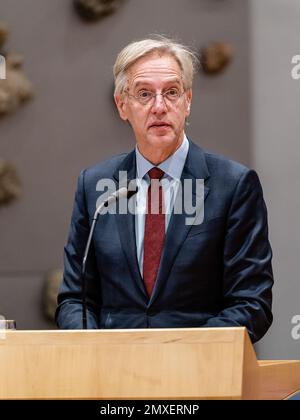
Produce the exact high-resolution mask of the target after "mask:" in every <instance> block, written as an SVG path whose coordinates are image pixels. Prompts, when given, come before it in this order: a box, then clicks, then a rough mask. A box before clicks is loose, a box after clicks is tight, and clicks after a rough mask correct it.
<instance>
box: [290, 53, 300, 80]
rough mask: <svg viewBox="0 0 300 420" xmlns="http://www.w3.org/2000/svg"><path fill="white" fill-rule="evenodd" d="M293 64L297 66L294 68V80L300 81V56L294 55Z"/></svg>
mask: <svg viewBox="0 0 300 420" xmlns="http://www.w3.org/2000/svg"><path fill="white" fill-rule="evenodd" d="M292 64H295V66H294V67H293V68H292V72H291V74H292V78H293V79H294V80H299V79H300V55H294V57H293V58H292Z"/></svg>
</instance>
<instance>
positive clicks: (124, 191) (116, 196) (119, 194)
mask: <svg viewBox="0 0 300 420" xmlns="http://www.w3.org/2000/svg"><path fill="white" fill-rule="evenodd" d="M137 192H138V187H137V185H136V183H134V185H133V186H132V185H130V190H129V189H128V188H126V187H122V188H120V189H119V190H117V191H115V192H114V193H112V194H111V195H110V196H109V197H108V198H107V199H106V200H105V201H104V202H103V203H101V204H100V205H99V206H98V208H97V209H96V211H95V214H94V217H93V223H92V226H91V229H90V233H89V237H88V240H87V244H86V247H85V251H84V255H83V260H82V267H81V284H82V288H81V296H82V327H83V329H84V330H86V329H87V304H86V263H87V259H88V255H89V250H90V247H91V243H92V239H93V235H94V231H95V227H96V224H97V221H98V218H99V215H100V213H101V211H102V210H103V209H104V207H108V206H109V205H110V204H111V203H113V202H117V201H118V200H120V199H121V198H127V200H129V199H130V198H131V197H132V196H134V195H135V194H136V193H137Z"/></svg>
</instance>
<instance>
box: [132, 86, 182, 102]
mask: <svg viewBox="0 0 300 420" xmlns="http://www.w3.org/2000/svg"><path fill="white" fill-rule="evenodd" d="M125 93H126V94H127V95H128V96H129V97H130V98H134V99H136V100H137V101H138V102H139V103H140V104H141V105H149V104H152V105H153V103H154V99H155V98H156V97H157V96H159V95H161V96H162V97H163V98H164V101H165V102H166V101H167V102H169V103H176V102H177V101H178V99H179V98H181V96H182V95H183V94H184V93H185V91H183V92H181V91H180V90H179V89H176V88H172V89H169V90H166V91H165V92H162V93H153V92H151V91H150V90H145V89H142V90H140V91H139V92H137V94H136V95H131V94H130V93H129V92H128V91H125Z"/></svg>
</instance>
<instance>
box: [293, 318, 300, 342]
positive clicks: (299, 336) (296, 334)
mask: <svg viewBox="0 0 300 420" xmlns="http://www.w3.org/2000/svg"><path fill="white" fill-rule="evenodd" d="M291 323H292V325H294V327H293V328H292V332H291V334H292V338H293V340H300V315H294V316H293V318H292V320H291Z"/></svg>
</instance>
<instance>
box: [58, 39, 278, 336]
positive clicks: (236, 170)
mask: <svg viewBox="0 0 300 420" xmlns="http://www.w3.org/2000/svg"><path fill="white" fill-rule="evenodd" d="M195 62H196V61H195V56H194V55H193V53H192V52H191V51H190V50H189V49H187V48H186V47H184V46H182V45H180V44H177V43H174V42H172V41H170V40H168V39H164V38H161V39H148V40H143V41H139V42H135V43H132V44H130V45H128V46H127V47H126V48H125V49H124V50H123V51H122V52H121V53H120V54H119V56H118V58H117V61H116V64H115V67H114V75H115V101H116V104H117V107H118V110H119V114H120V116H121V118H122V119H123V120H124V121H128V122H129V123H130V125H131V127H132V129H133V132H134V134H135V138H136V143H137V145H136V148H135V150H133V151H132V152H131V153H129V154H123V155H120V156H117V157H115V158H113V159H111V160H109V161H106V162H103V163H100V164H99V165H96V166H94V167H92V168H89V169H86V170H84V171H83V172H82V173H81V174H80V176H79V180H78V188H77V192H76V197H75V205H74V211H73V216H72V222H71V228H70V234H69V239H68V243H67V245H66V247H65V271H64V279H63V282H62V286H61V289H60V292H59V296H58V303H59V306H58V309H57V313H56V319H57V323H58V325H59V327H60V328H65V329H79V328H82V294H81V266H82V257H83V253H84V248H85V245H86V242H87V238H88V234H89V229H90V226H91V221H92V218H93V215H94V212H95V209H96V206H97V200H99V191H97V190H99V188H97V185H99V181H101V180H104V179H109V180H112V181H113V182H114V184H115V185H116V188H118V186H119V184H120V181H121V179H120V174H126V176H127V178H128V180H132V179H137V180H139V181H143V182H141V183H140V184H139V185H140V188H139V191H138V193H137V195H136V197H135V199H136V202H137V203H138V207H139V209H142V210H143V211H139V212H137V213H136V214H130V213H127V214H118V213H117V214H110V213H109V212H107V213H106V214H103V215H101V216H100V220H99V222H98V225H97V228H96V230H95V233H94V237H93V242H92V247H91V252H90V255H89V258H88V265H87V290H86V296H87V308H88V328H91V329H97V328H109V329H113V328H120V329H122V328H172V327H173V328H177V327H178V328H180V327H235V326H245V327H247V329H248V332H249V334H250V337H251V339H252V341H253V342H256V341H258V340H259V339H260V338H261V337H262V336H263V335H264V334H265V333H266V331H267V330H268V328H269V327H270V325H271V323H272V312H271V305H272V292H271V289H272V286H273V275H272V266H271V259H272V251H271V247H270V244H269V241H268V225H267V211H266V206H265V203H264V199H263V193H262V188H261V185H260V182H259V179H258V176H257V174H256V172H255V171H253V170H250V169H248V168H246V167H245V166H243V165H240V164H239V163H236V162H233V161H230V160H227V159H225V158H222V157H220V156H217V155H214V154H211V153H207V152H204V151H203V150H202V149H201V148H200V147H198V146H196V145H195V144H194V143H192V142H191V141H190V140H188V139H187V137H186V136H185V132H184V126H185V121H186V119H187V117H188V116H189V113H190V106H191V100H192V79H193V74H194V70H195ZM185 180H190V182H191V184H190V185H191V186H192V190H191V191H192V192H191V194H190V196H191V198H192V199H193V202H196V203H197V197H198V198H199V196H200V197H201V193H200V194H199V191H198V190H197V180H203V182H204V190H203V197H202V198H203V199H202V200H200V207H201V201H202V208H203V201H204V212H203V214H202V216H203V217H202V218H201V219H199V218H195V220H194V223H193V224H191V223H188V222H187V221H188V220H189V218H188V217H187V216H188V214H187V211H186V208H185V207H184V206H183V208H182V212H181V213H180V212H176V211H175V210H174V209H175V207H176V203H178V197H180V200H182V192H183V195H184V181H185ZM163 181H168V182H166V183H165V184H164V183H163ZM154 204H155V206H156V209H157V210H158V211H152V209H153V205H154ZM198 205H199V200H198ZM155 206H154V207H155ZM195 207H197V204H196V206H195ZM202 219H203V220H202ZM199 220H200V222H199Z"/></svg>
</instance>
